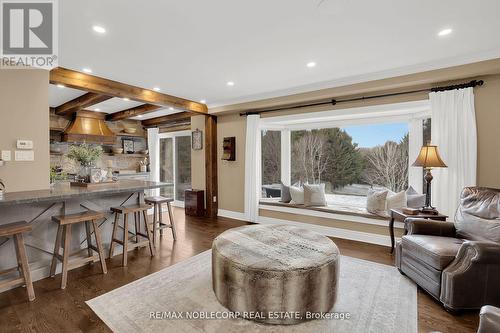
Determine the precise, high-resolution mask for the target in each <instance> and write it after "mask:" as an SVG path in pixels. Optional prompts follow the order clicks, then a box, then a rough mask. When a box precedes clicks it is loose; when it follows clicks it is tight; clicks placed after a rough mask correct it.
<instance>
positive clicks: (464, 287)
mask: <svg viewBox="0 0 500 333" xmlns="http://www.w3.org/2000/svg"><path fill="white" fill-rule="evenodd" d="M406 222H407V223H406V227H407V231H408V233H407V235H405V236H403V237H402V239H401V241H399V242H398V243H397V245H396V267H397V268H398V269H399V271H400V272H401V273H403V274H405V275H407V276H408V277H409V278H411V279H412V280H413V281H415V282H416V283H417V284H418V285H419V286H420V287H422V288H423V289H425V290H426V291H427V292H428V293H429V294H430V295H432V296H433V297H435V298H436V299H437V300H439V301H441V302H442V303H443V305H444V307H445V308H446V309H448V310H461V309H478V308H480V307H481V306H483V305H486V304H490V305H495V306H500V283H499V281H500V190H498V189H490V188H479V187H468V188H465V189H464V190H463V191H462V194H461V198H460V206H459V208H458V210H457V213H456V215H455V221H454V222H440V221H433V220H423V219H418V218H412V219H407V221H406Z"/></svg>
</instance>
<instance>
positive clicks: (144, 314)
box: [87, 250, 417, 333]
mask: <svg viewBox="0 0 500 333" xmlns="http://www.w3.org/2000/svg"><path fill="white" fill-rule="evenodd" d="M211 275H212V274H211V251H210V250H208V251H205V252H203V253H201V254H199V255H197V256H194V257H191V258H189V259H187V260H185V261H182V262H180V263H178V264H175V265H173V266H170V267H167V268H165V269H163V270H161V271H158V272H156V273H154V274H151V275H148V276H146V277H144V278H142V279H139V280H137V281H134V282H132V283H129V284H127V285H125V286H123V287H120V288H118V289H115V290H113V291H111V292H109V293H106V294H104V295H101V296H99V297H96V298H94V299H92V300H90V301H87V304H88V305H89V306H90V308H91V309H92V310H93V311H94V312H95V313H96V314H97V315H98V316H99V317H100V318H101V319H102V320H103V321H104V323H106V325H108V326H109V328H110V329H111V330H113V331H114V332H118V333H129V332H176V333H180V332H186V333H187V332H189V333H191V332H210V333H212V332H214V333H215V332H228V333H232V332H234V333H236V332H257V333H261V332H262V333H264V332H273V333H281V332H287V333H288V332H292V333H295V332H297V333H298V332H300V333H304V332H315V333H319V332H325V333H326V332H377V333H378V332H384V333H388V332H398V333H404V332H412V333H413V332H416V331H417V288H416V286H415V284H414V283H413V282H411V281H410V280H409V279H407V278H406V277H404V276H402V275H401V274H399V272H398V271H397V270H396V269H395V268H394V267H391V266H387V265H381V264H377V263H373V262H370V261H365V260H360V259H355V258H351V257H347V256H342V257H341V261H340V283H339V294H338V297H337V302H336V304H335V306H334V308H333V309H332V310H331V312H330V314H329V318H326V319H325V318H323V319H317V320H312V321H308V322H304V323H301V324H298V325H291V326H275V325H264V324H258V323H256V322H254V321H251V320H247V319H241V318H228V317H230V313H229V312H228V310H227V309H225V308H224V307H223V306H222V305H220V304H219V302H218V301H217V299H216V298H215V295H214V293H213V291H212V276H211ZM202 317H203V318H204V319H200V318H202Z"/></svg>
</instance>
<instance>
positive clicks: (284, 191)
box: [280, 182, 292, 203]
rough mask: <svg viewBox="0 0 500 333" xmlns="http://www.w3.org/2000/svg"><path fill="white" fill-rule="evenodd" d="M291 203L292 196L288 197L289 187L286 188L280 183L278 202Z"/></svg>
mask: <svg viewBox="0 0 500 333" xmlns="http://www.w3.org/2000/svg"><path fill="white" fill-rule="evenodd" d="M290 201H292V196H291V195H290V186H286V185H285V184H283V182H281V200H280V202H284V203H289V202H290Z"/></svg>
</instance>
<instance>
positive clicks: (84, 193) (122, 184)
mask: <svg viewBox="0 0 500 333" xmlns="http://www.w3.org/2000/svg"><path fill="white" fill-rule="evenodd" d="M165 186H168V184H166V183H161V182H152V181H143V180H132V179H130V180H129V179H122V180H119V181H117V182H116V183H113V184H106V185H104V184H102V185H99V186H97V187H93V188H86V187H77V186H70V185H69V183H61V184H56V185H55V186H54V187H53V188H51V189H48V190H37V191H23V192H11V193H9V192H6V193H4V195H3V198H1V199H0V207H2V206H7V205H18V204H31V203H39V202H54V201H65V200H70V199H89V198H96V197H100V196H103V195H113V194H121V193H130V192H138V191H143V190H150V189H156V188H161V187H165Z"/></svg>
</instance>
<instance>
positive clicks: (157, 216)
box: [144, 196, 177, 243]
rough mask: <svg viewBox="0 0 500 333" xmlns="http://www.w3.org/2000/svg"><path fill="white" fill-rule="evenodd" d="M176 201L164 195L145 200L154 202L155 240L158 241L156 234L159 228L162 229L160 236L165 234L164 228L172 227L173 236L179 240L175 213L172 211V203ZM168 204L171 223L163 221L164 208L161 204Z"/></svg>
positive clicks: (145, 200) (150, 202)
mask: <svg viewBox="0 0 500 333" xmlns="http://www.w3.org/2000/svg"><path fill="white" fill-rule="evenodd" d="M173 201H174V199H172V198H166V197H162V196H155V197H147V198H145V199H144V202H146V203H149V204H152V205H153V207H154V209H153V242H155V243H156V235H157V230H160V237H161V236H163V229H167V228H170V229H172V237H173V238H174V241H175V240H177V235H176V232H175V224H174V215H173V213H172V205H171V203H172V202H173ZM165 203H166V204H167V208H168V217H169V220H170V224H166V223H163V217H162V215H163V214H162V208H161V206H162V205H163V204H165Z"/></svg>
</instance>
